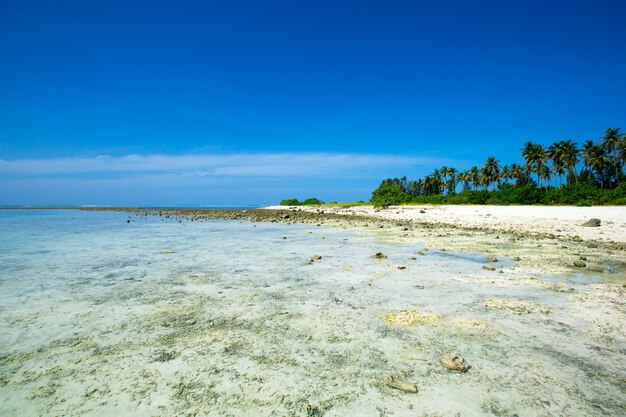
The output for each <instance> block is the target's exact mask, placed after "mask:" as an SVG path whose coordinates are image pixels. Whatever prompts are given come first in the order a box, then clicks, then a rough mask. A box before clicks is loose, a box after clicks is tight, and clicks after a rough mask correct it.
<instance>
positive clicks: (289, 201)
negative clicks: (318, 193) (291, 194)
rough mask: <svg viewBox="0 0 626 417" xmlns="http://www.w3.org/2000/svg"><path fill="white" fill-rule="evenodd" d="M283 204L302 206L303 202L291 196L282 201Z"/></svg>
mask: <svg viewBox="0 0 626 417" xmlns="http://www.w3.org/2000/svg"><path fill="white" fill-rule="evenodd" d="M280 205H281V206H301V205H302V203H301V202H300V201H298V199H297V198H289V199H287V200H283V201H281V202H280Z"/></svg>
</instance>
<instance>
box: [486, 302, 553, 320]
mask: <svg viewBox="0 0 626 417" xmlns="http://www.w3.org/2000/svg"><path fill="white" fill-rule="evenodd" d="M485 308H488V309H490V310H507V311H509V312H511V313H512V314H515V315H516V316H521V315H522V314H530V313H542V314H550V313H552V308H550V307H547V306H542V305H540V304H537V303H534V302H532V301H515V300H501V299H497V298H492V299H490V300H487V301H486V302H485Z"/></svg>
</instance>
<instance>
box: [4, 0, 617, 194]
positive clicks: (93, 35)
mask: <svg viewBox="0 0 626 417" xmlns="http://www.w3.org/2000/svg"><path fill="white" fill-rule="evenodd" d="M625 21H626V2H625V1H623V0H617V1H598V0H595V1H578V0H568V1H548V0H544V1H501V0H497V1H495V0H494V1H485V0H475V1H451V0H450V1H448V0H431V1H420V0H413V1H389V0H388V1H366V0H360V1H338V0H334V1H325V0H316V1H292V0H289V1H258V0H257V1H239V0H229V1H208V0H205V1H183V0H179V1H159V0H151V1H132V2H131V1H127V0H125V1H115V0H112V1H106V2H91V1H82V0H76V1H63V0H58V1H29V0H20V1H13V2H9V1H5V2H1V3H0V205H6V204H33V205H36V204H41V205H46V204H96V205H144V206H148V205H159V206H188V205H189V206H191V205H193V206H198V205H233V206H239V205H265V204H272V203H277V202H278V201H279V200H281V199H283V198H292V197H297V198H302V199H303V198H307V197H313V196H315V197H318V198H321V199H322V200H325V201H354V200H368V199H369V198H370V196H371V191H372V190H373V189H374V188H376V186H377V185H378V184H379V183H380V181H381V180H382V179H384V178H387V177H395V176H403V175H406V176H408V177H409V178H412V179H417V178H418V177H420V176H424V175H426V174H427V173H429V172H430V171H432V169H434V168H437V167H440V166H442V165H448V166H454V167H456V168H458V169H466V168H469V167H470V166H472V165H478V166H481V165H482V164H483V162H484V160H485V159H486V158H487V157H489V156H496V158H497V159H498V160H500V161H501V162H502V163H510V162H521V158H520V156H519V154H520V148H521V147H522V145H523V143H524V142H525V141H528V140H531V141H536V142H540V143H543V144H550V143H552V142H554V141H557V140H564V139H573V140H574V141H577V142H579V143H581V142H583V141H585V140H588V139H592V140H598V139H599V138H600V136H601V135H602V131H603V130H604V129H606V128H607V127H622V130H624V129H625V128H626V99H625V98H626V77H625V76H624V74H626V29H625V26H624V22H625Z"/></svg>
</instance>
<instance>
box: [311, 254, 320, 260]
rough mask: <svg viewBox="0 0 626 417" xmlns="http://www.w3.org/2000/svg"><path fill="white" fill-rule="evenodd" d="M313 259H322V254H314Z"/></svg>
mask: <svg viewBox="0 0 626 417" xmlns="http://www.w3.org/2000/svg"><path fill="white" fill-rule="evenodd" d="M311 259H313V260H314V261H319V260H321V259H322V257H321V256H320V255H313V257H312V258H311Z"/></svg>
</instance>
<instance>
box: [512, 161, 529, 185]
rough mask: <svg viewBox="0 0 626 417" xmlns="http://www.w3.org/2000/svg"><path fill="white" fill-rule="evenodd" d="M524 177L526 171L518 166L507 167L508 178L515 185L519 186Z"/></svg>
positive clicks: (513, 164)
mask: <svg viewBox="0 0 626 417" xmlns="http://www.w3.org/2000/svg"><path fill="white" fill-rule="evenodd" d="M525 176H526V170H525V169H524V167H523V166H521V165H520V164H516V163H512V164H511V165H510V166H509V178H511V179H512V180H515V185H519V182H520V179H522V178H523V177H525Z"/></svg>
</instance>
